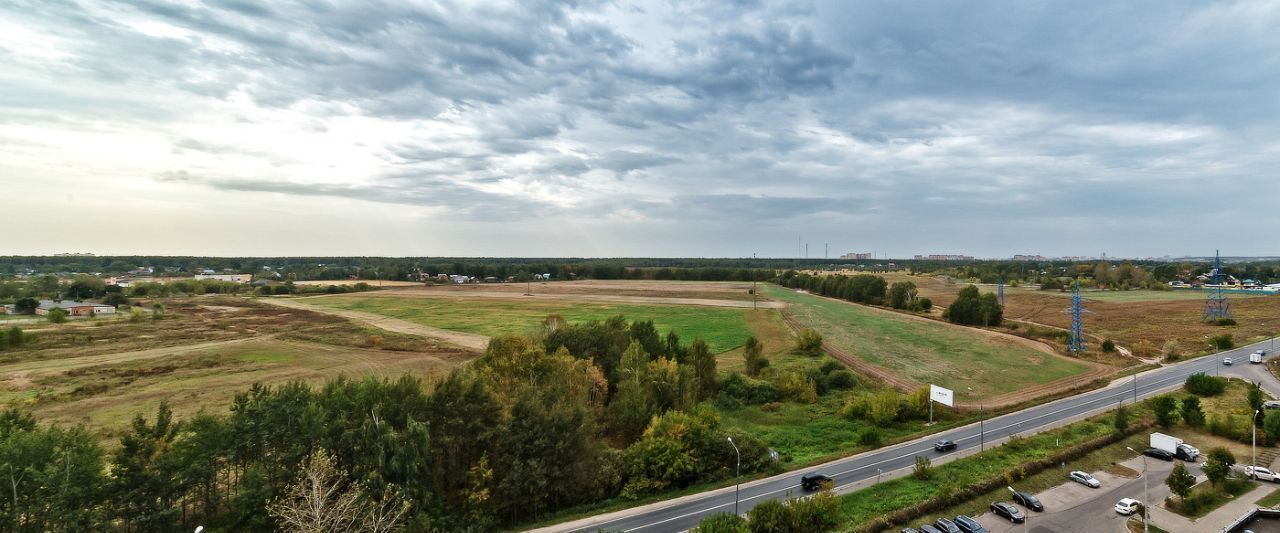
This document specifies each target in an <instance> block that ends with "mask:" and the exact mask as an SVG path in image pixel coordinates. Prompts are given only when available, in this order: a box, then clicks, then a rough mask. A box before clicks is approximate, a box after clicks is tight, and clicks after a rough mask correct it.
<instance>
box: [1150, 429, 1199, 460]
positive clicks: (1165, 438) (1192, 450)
mask: <svg viewBox="0 0 1280 533" xmlns="http://www.w3.org/2000/svg"><path fill="white" fill-rule="evenodd" d="M1151 447H1152V448H1156V449H1160V450H1164V451H1166V452H1169V453H1171V454H1173V456H1174V457H1177V458H1178V459H1181V460H1183V461H1194V460H1195V459H1196V457H1199V456H1200V450H1199V449H1197V448H1196V447H1195V446H1192V445H1190V444H1187V443H1186V442H1183V441H1182V439H1180V438H1178V437H1174V436H1172V435H1165V434H1164V433H1152V434H1151Z"/></svg>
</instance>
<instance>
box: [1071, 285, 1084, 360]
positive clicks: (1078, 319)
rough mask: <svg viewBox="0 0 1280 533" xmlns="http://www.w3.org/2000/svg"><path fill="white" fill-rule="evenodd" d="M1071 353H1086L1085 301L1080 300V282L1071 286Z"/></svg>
mask: <svg viewBox="0 0 1280 533" xmlns="http://www.w3.org/2000/svg"><path fill="white" fill-rule="evenodd" d="M1070 350H1071V353H1072V354H1074V355H1078V354H1082V353H1084V300H1083V299H1081V298H1080V280H1076V282H1075V283H1074V284H1072V285H1071V346H1070Z"/></svg>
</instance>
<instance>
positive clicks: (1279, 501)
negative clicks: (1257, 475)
mask: <svg viewBox="0 0 1280 533" xmlns="http://www.w3.org/2000/svg"><path fill="white" fill-rule="evenodd" d="M1254 503H1256V504H1258V505H1259V506H1262V507H1275V506H1277V505H1280V489H1276V490H1273V491H1271V493H1270V494H1267V495H1266V496H1263V497H1262V499H1259V500H1258V501H1256V502H1254Z"/></svg>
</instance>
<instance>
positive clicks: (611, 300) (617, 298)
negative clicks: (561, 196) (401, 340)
mask: <svg viewBox="0 0 1280 533" xmlns="http://www.w3.org/2000/svg"><path fill="white" fill-rule="evenodd" d="M366 294H367V295H368V296H370V297H373V298H395V297H401V298H456V299H474V298H495V299H501V300H525V301H531V302H537V301H542V302H585V303H608V304H618V303H622V304H639V305H701V306H705V307H733V308H738V309H750V308H751V306H752V305H751V301H750V300H720V299H714V298H680V297H667V296H623V295H612V294H573V293H547V294H538V293H536V292H535V293H534V294H533V295H531V296H525V294H524V293H521V292H510V291H467V292H444V291H437V292H426V291H422V290H416V291H407V290H389V291H378V292H370V293H366ZM335 296H342V295H335ZM324 297H325V296H314V297H313V298H324ZM756 305H757V306H758V307H759V308H761V309H782V308H783V307H784V306H785V304H783V303H782V302H775V301H760V302H757V303H756Z"/></svg>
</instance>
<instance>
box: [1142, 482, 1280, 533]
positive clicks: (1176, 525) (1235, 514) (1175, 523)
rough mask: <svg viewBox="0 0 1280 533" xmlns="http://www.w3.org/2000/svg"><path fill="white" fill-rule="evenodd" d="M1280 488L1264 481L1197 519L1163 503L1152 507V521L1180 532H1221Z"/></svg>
mask: <svg viewBox="0 0 1280 533" xmlns="http://www.w3.org/2000/svg"><path fill="white" fill-rule="evenodd" d="M1277 488H1280V485H1277V484H1275V483H1268V482H1265V481H1264V482H1262V484H1260V485H1258V487H1257V488H1255V489H1253V490H1251V491H1249V492H1246V493H1244V494H1241V495H1240V496H1237V497H1236V499H1235V500H1232V501H1231V502H1228V503H1227V504H1226V505H1223V506H1222V507H1219V508H1217V509H1216V510H1214V511H1213V512H1212V513H1209V514H1207V515H1204V516H1202V517H1200V518H1198V519H1196V520H1191V519H1189V518H1186V517H1183V516H1182V515H1179V514H1177V513H1174V512H1173V511H1169V510H1167V509H1165V508H1164V506H1163V504H1161V505H1155V506H1152V507H1151V523H1152V524H1155V525H1157V526H1160V527H1161V528H1164V529H1166V530H1168V531H1177V532H1179V533H1182V532H1187V533H1221V531H1222V528H1224V527H1226V526H1227V524H1230V523H1231V522H1233V521H1235V519H1237V518H1240V517H1241V516H1244V515H1245V514H1246V513H1248V512H1249V511H1252V510H1253V509H1254V508H1255V507H1257V505H1256V504H1254V502H1256V501H1258V500H1260V499H1262V497H1263V496H1266V495H1268V494H1271V492H1272V491H1274V490H1276V489H1277Z"/></svg>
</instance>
